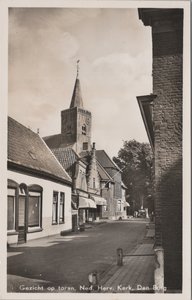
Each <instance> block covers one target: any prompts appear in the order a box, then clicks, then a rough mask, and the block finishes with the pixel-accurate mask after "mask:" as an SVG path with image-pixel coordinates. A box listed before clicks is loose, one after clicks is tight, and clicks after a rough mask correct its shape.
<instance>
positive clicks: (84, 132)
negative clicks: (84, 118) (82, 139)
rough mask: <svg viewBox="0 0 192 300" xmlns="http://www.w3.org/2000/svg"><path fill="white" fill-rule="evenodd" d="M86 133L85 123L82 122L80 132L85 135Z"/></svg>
mask: <svg viewBox="0 0 192 300" xmlns="http://www.w3.org/2000/svg"><path fill="white" fill-rule="evenodd" d="M86 133H87V128H86V125H85V124H83V126H82V134H83V135H86Z"/></svg>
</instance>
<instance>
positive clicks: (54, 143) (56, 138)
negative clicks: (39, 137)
mask: <svg viewBox="0 0 192 300" xmlns="http://www.w3.org/2000/svg"><path fill="white" fill-rule="evenodd" d="M43 140H44V141H45V143H46V144H47V146H48V147H49V148H50V149H58V148H66V147H71V148H72V147H73V145H74V143H65V142H63V141H62V135H61V134H54V135H50V136H45V137H43Z"/></svg>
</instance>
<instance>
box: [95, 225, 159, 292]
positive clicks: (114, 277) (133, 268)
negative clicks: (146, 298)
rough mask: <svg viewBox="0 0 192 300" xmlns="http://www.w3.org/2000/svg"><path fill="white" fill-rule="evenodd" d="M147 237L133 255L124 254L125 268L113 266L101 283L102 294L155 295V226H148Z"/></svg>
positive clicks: (104, 275)
mask: <svg viewBox="0 0 192 300" xmlns="http://www.w3.org/2000/svg"><path fill="white" fill-rule="evenodd" d="M146 230H147V232H146V237H145V238H144V240H143V242H142V244H140V245H138V246H137V247H136V249H134V251H133V252H132V253H124V255H127V254H128V255H134V256H124V257H123V266H117V263H115V264H113V265H112V266H111V268H110V269H108V270H107V271H106V272H105V274H103V276H102V278H101V280H100V281H99V286H102V292H112V293H153V292H154V291H153V285H154V279H153V277H154V256H153V255H154V251H153V245H154V232H155V230H154V224H153V223H149V224H148V225H147V226H146Z"/></svg>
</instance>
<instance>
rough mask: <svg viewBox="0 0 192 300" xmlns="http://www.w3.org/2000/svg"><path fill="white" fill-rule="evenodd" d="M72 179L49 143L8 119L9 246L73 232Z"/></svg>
mask: <svg viewBox="0 0 192 300" xmlns="http://www.w3.org/2000/svg"><path fill="white" fill-rule="evenodd" d="M71 186H72V182H71V178H70V176H69V175H68V174H67V173H66V171H65V170H64V169H63V167H62V166H61V165H60V163H59V162H58V160H57V159H56V158H55V156H54V154H53V153H52V152H51V150H50V149H49V148H48V147H47V145H46V144H45V142H44V141H43V140H42V139H41V138H40V137H39V135H38V134H36V133H34V132H33V131H31V130H30V129H28V128H26V127H25V126H23V125H22V124H20V123H18V122H17V121H15V120H14V119H12V118H10V117H9V118H8V196H7V212H8V213H7V236H8V244H9V245H11V244H17V243H25V242H27V241H28V240H31V239H36V238H40V237H45V236H49V235H54V234H58V233H60V232H64V231H69V230H71V227H72V215H71Z"/></svg>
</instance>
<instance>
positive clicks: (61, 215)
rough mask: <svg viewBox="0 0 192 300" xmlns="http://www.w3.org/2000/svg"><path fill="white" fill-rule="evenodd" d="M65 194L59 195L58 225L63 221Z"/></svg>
mask: <svg viewBox="0 0 192 300" xmlns="http://www.w3.org/2000/svg"><path fill="white" fill-rule="evenodd" d="M64 212H65V194H64V193H60V208H59V223H60V224H62V223H64V221H65V218H64V217H65V213H64Z"/></svg>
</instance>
